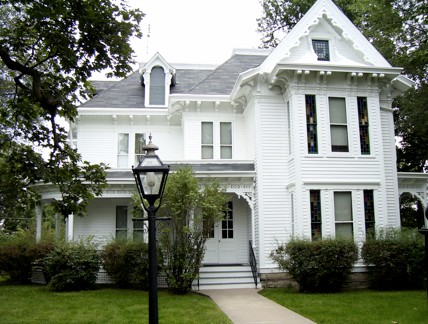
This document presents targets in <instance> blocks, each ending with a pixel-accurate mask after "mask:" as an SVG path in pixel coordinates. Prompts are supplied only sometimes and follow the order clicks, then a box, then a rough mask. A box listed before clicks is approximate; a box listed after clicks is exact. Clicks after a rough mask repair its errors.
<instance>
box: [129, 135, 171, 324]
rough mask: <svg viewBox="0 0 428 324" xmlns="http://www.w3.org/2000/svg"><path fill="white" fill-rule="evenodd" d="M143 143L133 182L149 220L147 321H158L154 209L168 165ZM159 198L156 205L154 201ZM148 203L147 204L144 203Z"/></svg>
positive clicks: (161, 190)
mask: <svg viewBox="0 0 428 324" xmlns="http://www.w3.org/2000/svg"><path fill="white" fill-rule="evenodd" d="M149 140H150V141H149V144H148V145H144V146H143V149H144V150H145V151H146V155H145V156H144V157H143V159H142V160H141V162H140V163H139V164H138V166H137V167H136V168H134V167H132V173H133V174H134V178H135V183H136V184H137V188H138V193H139V194H140V198H141V202H142V205H143V207H144V209H145V210H146V211H147V213H148V220H149V323H150V324H157V323H158V284H157V257H156V211H157V210H158V209H159V207H160V204H161V200H162V196H163V191H164V189H165V184H166V179H167V178H168V173H169V166H166V165H164V164H163V163H162V161H161V160H160V159H159V157H158V156H157V155H156V153H155V151H156V150H158V149H159V148H158V147H157V146H156V145H154V144H153V143H152V135H150V136H149ZM157 200H159V203H158V204H157V206H155V203H156V201H157ZM146 201H147V203H148V206H147V204H146Z"/></svg>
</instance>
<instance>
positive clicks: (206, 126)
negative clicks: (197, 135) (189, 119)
mask: <svg viewBox="0 0 428 324" xmlns="http://www.w3.org/2000/svg"><path fill="white" fill-rule="evenodd" d="M201 133H202V134H201V137H202V158H203V159H213V158H214V127H213V123H212V122H202V128H201Z"/></svg>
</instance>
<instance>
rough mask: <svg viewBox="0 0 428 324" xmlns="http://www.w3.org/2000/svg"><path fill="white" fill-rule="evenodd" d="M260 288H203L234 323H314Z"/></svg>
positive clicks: (204, 292)
mask: <svg viewBox="0 0 428 324" xmlns="http://www.w3.org/2000/svg"><path fill="white" fill-rule="evenodd" d="M258 291H259V289H254V288H251V289H217V290H201V291H200V293H202V294H204V295H207V296H209V297H211V299H212V300H213V301H214V302H215V303H216V304H217V305H218V306H219V307H220V308H221V310H222V311H223V312H224V313H225V314H226V315H227V316H228V317H229V318H230V319H231V320H232V322H233V323H234V324H261V323H263V324H268V323H269V324H281V323H287V324H310V323H312V324H314V322H312V321H311V320H309V319H307V318H305V317H303V316H301V315H299V314H297V313H295V312H293V311H291V310H289V309H287V308H285V307H282V306H281V305H279V304H277V303H275V302H273V301H271V300H269V299H267V298H265V297H263V296H261V295H260V294H258Z"/></svg>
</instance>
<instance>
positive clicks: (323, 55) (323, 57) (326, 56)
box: [312, 38, 331, 62]
mask: <svg viewBox="0 0 428 324" xmlns="http://www.w3.org/2000/svg"><path fill="white" fill-rule="evenodd" d="M321 44H322V45H323V46H319V45H321ZM326 44H327V45H326ZM325 45H326V46H325ZM312 49H313V51H314V53H315V55H316V56H317V60H318V61H323V62H329V61H330V59H331V55H330V53H331V51H330V41H329V40H328V39H319V38H315V39H312ZM320 49H321V50H325V52H322V51H320Z"/></svg>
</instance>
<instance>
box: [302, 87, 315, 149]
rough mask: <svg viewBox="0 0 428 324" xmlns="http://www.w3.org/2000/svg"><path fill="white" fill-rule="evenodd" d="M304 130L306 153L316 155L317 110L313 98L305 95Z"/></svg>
mask: <svg viewBox="0 0 428 324" xmlns="http://www.w3.org/2000/svg"><path fill="white" fill-rule="evenodd" d="M305 101H306V128H307V140H308V153H310V154H317V153H318V136H317V110H316V105H315V96H314V95H306V96H305Z"/></svg>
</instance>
